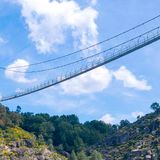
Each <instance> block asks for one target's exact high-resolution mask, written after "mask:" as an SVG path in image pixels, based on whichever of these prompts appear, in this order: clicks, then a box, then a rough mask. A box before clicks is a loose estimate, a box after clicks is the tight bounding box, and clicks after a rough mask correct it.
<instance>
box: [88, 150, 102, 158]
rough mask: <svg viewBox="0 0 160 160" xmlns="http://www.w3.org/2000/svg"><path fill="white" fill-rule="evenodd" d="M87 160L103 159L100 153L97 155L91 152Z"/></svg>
mask: <svg viewBox="0 0 160 160" xmlns="http://www.w3.org/2000/svg"><path fill="white" fill-rule="evenodd" d="M89 160H103V158H102V155H101V153H99V152H97V151H96V150H95V151H93V152H92V154H91V157H90V159H89Z"/></svg>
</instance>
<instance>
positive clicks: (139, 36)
mask: <svg viewBox="0 0 160 160" xmlns="http://www.w3.org/2000/svg"><path fill="white" fill-rule="evenodd" d="M159 18H160V15H158V16H156V17H154V18H152V19H150V20H148V21H145V22H143V23H141V24H139V25H137V26H135V27H133V28H131V29H129V30H127V31H125V32H122V33H120V34H117V35H115V36H113V37H111V38H109V39H106V40H103V41H101V42H99V43H97V44H94V45H92V46H88V47H86V48H84V49H81V50H78V51H76V52H72V53H69V54H66V55H63V56H61V57H56V58H53V59H49V60H46V61H41V62H37V63H33V64H30V65H28V66H18V67H10V68H5V67H0V69H1V70H8V71H9V72H17V74H23V73H24V72H23V70H21V68H24V67H32V66H37V65H42V64H46V63H49V62H52V63H53V64H54V67H50V68H44V69H41V70H31V71H27V72H25V73H28V74H31V73H42V72H47V71H54V74H53V78H52V79H51V80H48V81H45V82H44V83H41V84H38V85H36V86H33V87H31V88H28V89H24V90H20V91H19V92H15V93H13V94H11V95H9V96H2V97H1V99H0V102H3V101H8V100H11V99H15V98H18V97H22V96H26V95H29V94H32V93H34V92H38V91H40V90H43V89H46V88H49V87H51V86H54V85H57V84H59V83H62V82H64V81H67V80H70V79H72V78H75V77H77V76H80V75H82V74H85V73H86V72H89V71H91V70H94V69H95V68H98V67H100V66H103V65H105V64H107V63H110V62H112V61H115V60H116V59H119V58H121V57H123V56H126V55H128V54H130V53H133V52H134V51H136V50H139V49H141V48H143V47H145V46H148V45H150V44H152V43H154V42H156V41H158V40H160V25H159V24H157V22H155V23H152V22H154V21H157V20H159ZM149 23H151V25H149V27H146V26H147V25H148V24H149ZM144 26H145V27H144ZM139 32H140V33H139ZM126 34H128V35H129V38H127V40H125V41H123V42H121V43H118V44H116V45H112V46H111V47H109V48H106V47H108V46H109V44H114V43H115V42H116V40H117V41H118V39H119V37H122V36H124V35H126ZM113 39H114V40H115V41H114V42H112V43H110V41H111V40H113ZM125 39H126V38H125ZM116 43H117V42H116ZM102 45H103V47H102ZM80 53H81V54H80ZM82 55H83V56H82ZM65 62H66V63H65ZM56 64H57V65H56ZM17 68H19V70H18V69H17Z"/></svg>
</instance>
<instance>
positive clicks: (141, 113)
mask: <svg viewBox="0 0 160 160" xmlns="http://www.w3.org/2000/svg"><path fill="white" fill-rule="evenodd" d="M138 116H140V117H142V116H144V113H143V112H132V117H133V118H137V117H138Z"/></svg>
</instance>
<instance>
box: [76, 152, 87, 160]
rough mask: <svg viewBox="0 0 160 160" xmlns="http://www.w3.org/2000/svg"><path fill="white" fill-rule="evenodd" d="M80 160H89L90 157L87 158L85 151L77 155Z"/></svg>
mask: <svg viewBox="0 0 160 160" xmlns="http://www.w3.org/2000/svg"><path fill="white" fill-rule="evenodd" d="M77 157H78V160H88V157H87V156H86V154H85V152H84V151H81V152H79V153H78V154H77Z"/></svg>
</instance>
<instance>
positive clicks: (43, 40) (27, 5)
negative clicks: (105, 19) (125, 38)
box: [15, 0, 98, 53]
mask: <svg viewBox="0 0 160 160" xmlns="http://www.w3.org/2000/svg"><path fill="white" fill-rule="evenodd" d="M15 1H16V2H17V3H18V4H20V5H21V7H22V10H21V12H22V16H23V17H24V19H25V22H26V24H27V26H28V29H29V37H30V39H31V40H32V41H33V42H34V43H35V46H36V48H37V50H38V51H39V52H40V53H47V52H51V51H55V49H56V48H57V46H58V45H61V44H64V43H65V42H66V39H67V35H69V34H71V36H72V38H73V40H74V46H75V47H78V48H83V47H86V46H89V45H91V44H94V43H96V42H97V36H98V31H97V24H96V19H97V16H98V12H97V11H96V10H95V9H93V8H92V7H91V6H88V7H86V8H84V9H81V7H80V6H79V4H78V3H77V2H76V1H74V0H52V1H51V0H41V1H40V0H32V1H31V0H15ZM95 2H96V1H93V2H92V3H95ZM67 33H69V34H67Z"/></svg>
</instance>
